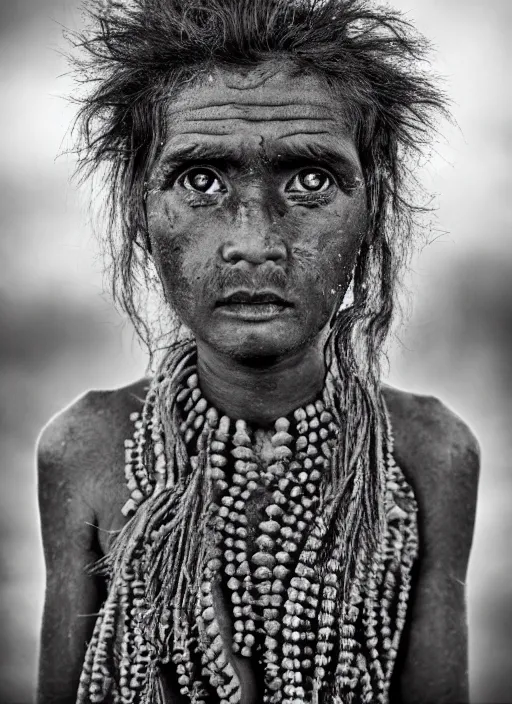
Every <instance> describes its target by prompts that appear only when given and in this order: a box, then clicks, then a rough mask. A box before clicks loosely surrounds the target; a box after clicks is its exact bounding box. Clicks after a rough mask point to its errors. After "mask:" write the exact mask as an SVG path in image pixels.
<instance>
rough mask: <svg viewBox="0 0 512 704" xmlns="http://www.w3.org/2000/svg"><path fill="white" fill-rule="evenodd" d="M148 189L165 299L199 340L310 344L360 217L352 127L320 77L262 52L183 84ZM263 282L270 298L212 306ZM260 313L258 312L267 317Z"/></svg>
mask: <svg viewBox="0 0 512 704" xmlns="http://www.w3.org/2000/svg"><path fill="white" fill-rule="evenodd" d="M168 118H169V124H168V130H167V135H166V139H165V143H164V145H163V148H162V151H161V154H160V157H159V159H158V161H157V163H156V164H155V166H154V169H153V171H152V174H151V179H150V189H149V194H148V198H147V215H148V226H149V234H150V238H151V243H152V250H153V256H154V258H155V260H156V264H157V267H158V269H159V272H160V276H161V279H162V281H163V284H164V288H165V292H166V295H167V297H168V300H169V301H170V302H171V304H172V305H173V306H174V308H175V310H176V311H177V313H178V315H179V317H180V318H181V319H182V320H183V321H184V322H185V323H186V325H187V326H188V327H189V328H190V329H191V330H192V332H193V333H194V335H195V336H196V338H197V339H198V341H199V342H200V343H202V344H203V345H204V346H206V347H208V348H211V349H212V350H214V351H215V352H216V353H218V354H221V355H228V356H230V357H232V358H235V359H237V360H239V361H245V362H250V360H254V358H264V359H266V360H267V362H270V361H271V360H273V359H283V358H284V357H286V356H288V355H292V354H294V353H296V352H298V351H301V350H305V349H306V348H307V347H308V346H309V345H311V344H314V343H315V341H316V340H317V339H318V338H319V335H320V334H321V331H322V330H323V329H324V328H325V326H326V325H327V323H328V321H329V319H330V317H331V315H332V313H333V311H334V309H335V308H336V307H337V306H338V305H339V303H340V301H341V300H342V298H343V293H344V291H345V290H346V288H347V285H348V283H349V281H350V276H351V271H352V269H353V266H354V263H355V260H356V257H357V253H358V249H359V246H360V243H361V240H362V238H363V237H364V235H365V229H366V198H365V192H364V188H363V186H362V173H361V165H360V162H359V158H358V154H357V150H356V147H355V144H354V139H353V136H352V134H351V126H350V125H347V124H345V122H344V120H343V114H342V112H341V111H340V105H339V104H335V103H333V101H332V98H331V97H330V96H329V93H328V92H327V89H326V88H325V87H324V86H323V84H322V83H321V81H320V80H319V79H317V78H314V77H311V76H304V75H301V76H294V77H292V76H291V73H290V68H289V67H287V66H286V64H285V65H283V64H282V63H275V62H267V64H264V65H263V66H262V67H260V68H258V69H252V70H251V71H249V72H248V73H246V74H241V73H240V72H234V71H227V70H220V69H217V70H215V71H214V72H213V73H211V74H209V76H206V77H204V78H203V81H202V83H201V84H200V85H199V86H197V85H196V86H194V87H189V88H187V89H185V90H184V91H182V92H181V94H180V96H179V98H178V100H177V101H175V102H173V103H172V105H171V106H170V108H169V113H168ZM239 289H244V290H248V291H251V292H260V291H273V292H274V293H277V294H279V295H280V296H282V297H283V298H284V299H285V300H286V302H287V303H288V304H289V305H287V306H286V307H279V309H276V310H275V311H274V313H275V314H273V311H272V310H268V311H263V306H262V305H259V306H254V305H253V306H252V308H253V309H254V308H257V310H256V311H254V312H251V311H250V310H248V308H249V306H246V307H245V310H243V311H242V310H240V309H237V310H234V309H233V307H229V306H219V305H218V303H219V300H221V299H222V298H223V297H225V296H226V295H228V294H230V293H232V292H233V291H234V290H239ZM263 313H268V315H265V316H264V317H263V318H262V317H261V316H262V314H263Z"/></svg>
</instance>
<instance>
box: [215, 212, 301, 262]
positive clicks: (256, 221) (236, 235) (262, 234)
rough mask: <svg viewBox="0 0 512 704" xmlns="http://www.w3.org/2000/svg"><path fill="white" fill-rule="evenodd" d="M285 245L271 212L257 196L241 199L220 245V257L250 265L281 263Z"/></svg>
mask: <svg viewBox="0 0 512 704" xmlns="http://www.w3.org/2000/svg"><path fill="white" fill-rule="evenodd" d="M286 254H287V250H286V245H285V243H284V242H283V241H282V239H281V238H280V237H279V236H278V233H277V232H276V231H275V226H274V222H273V218H272V216H271V214H270V213H269V212H268V210H267V208H265V205H264V204H263V203H261V201H260V199H257V200H256V199H255V200H252V201H251V202H249V203H243V204H241V205H240V208H239V210H238V213H237V217H236V218H234V221H233V225H232V229H231V231H230V235H229V237H228V239H227V241H226V242H224V244H223V245H222V249H221V255H222V259H223V260H224V261H225V262H226V263H227V264H238V263H239V262H240V263H244V262H245V263H247V264H250V265H252V266H258V265H259V264H265V263H266V262H269V261H272V262H274V263H275V264H280V265H283V264H284V263H285V261H286Z"/></svg>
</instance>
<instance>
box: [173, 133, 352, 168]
mask: <svg viewBox="0 0 512 704" xmlns="http://www.w3.org/2000/svg"><path fill="white" fill-rule="evenodd" d="M296 134H297V135H298V134H303V133H296ZM313 134H315V135H316V136H318V135H321V134H328V133H326V132H316V133H313ZM209 136H211V135H209ZM219 136H221V135H219ZM222 136H226V135H225V133H223V134H222ZM293 136H295V134H290V135H286V137H287V138H289V137H293ZM263 154H264V158H265V159H266V161H267V163H269V164H270V165H271V166H273V167H274V168H275V167H278V168H294V167H297V166H301V165H303V164H304V162H315V163H320V164H325V165H326V166H329V167H330V168H331V169H332V170H333V171H334V172H335V173H337V175H339V176H340V177H343V178H344V179H347V178H348V179H351V178H352V179H356V178H357V177H358V176H360V167H359V165H358V163H357V162H356V161H355V160H354V158H353V157H352V156H351V155H350V154H349V153H348V151H347V150H345V149H343V147H342V146H339V147H338V146H336V145H333V144H328V143H325V142H323V141H317V140H315V141H310V142H308V143H302V144H300V143H297V142H290V143H284V142H281V141H280V140H279V141H277V140H276V141H274V142H271V143H270V142H268V143H265V144H264V145H263ZM247 161H248V159H247V157H245V158H244V155H243V153H242V150H241V148H239V147H233V146H229V147H227V145H222V144H216V143H214V142H201V143H198V142H196V143H194V144H189V145H186V146H182V147H175V148H171V149H168V150H167V151H165V152H164V154H163V156H162V160H161V168H162V169H163V170H164V171H166V172H168V173H169V172H171V171H174V170H176V169H179V168H182V167H185V166H189V165H193V164H199V163H200V162H209V163H210V164H212V165H217V166H222V165H225V164H226V163H229V164H232V165H234V166H237V167H242V166H243V165H244V163H247Z"/></svg>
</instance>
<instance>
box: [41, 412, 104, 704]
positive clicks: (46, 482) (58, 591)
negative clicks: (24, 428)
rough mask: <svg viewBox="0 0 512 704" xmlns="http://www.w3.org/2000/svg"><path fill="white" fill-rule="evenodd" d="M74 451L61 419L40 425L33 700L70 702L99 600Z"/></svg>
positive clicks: (92, 539) (88, 511) (93, 544)
mask: <svg viewBox="0 0 512 704" xmlns="http://www.w3.org/2000/svg"><path fill="white" fill-rule="evenodd" d="M78 446H79V443H78ZM79 449H80V448H79V447H78V450H79ZM76 453H77V439H76V438H75V437H73V432H72V430H71V429H70V428H69V427H68V423H67V421H66V419H65V418H63V417H57V418H56V419H55V420H54V421H52V423H51V424H50V425H49V426H47V428H45V430H44V432H43V434H42V436H41V439H40V442H39V447H38V473H39V506H40V517H41V532H42V538H43V548H44V557H45V564H46V594H45V604H44V613H43V625H42V632H41V643H40V658H39V685H38V698H37V701H38V704H57V703H60V702H62V703H64V702H65V703H66V704H70V703H71V702H74V701H75V698H76V692H77V688H78V681H79V677H80V671H81V666H82V663H83V659H84V655H85V650H86V643H87V641H88V640H89V638H90V636H91V633H92V629H93V626H94V622H95V617H94V614H95V613H97V611H98V610H99V607H100V604H101V599H102V593H101V592H102V588H101V585H100V583H99V580H98V578H94V577H91V576H89V575H88V574H87V568H88V567H89V566H90V565H91V564H92V563H93V562H95V561H96V560H97V559H98V557H99V550H98V547H97V540H96V531H95V529H94V524H95V515H94V511H93V509H92V508H91V507H90V506H89V505H88V503H87V500H86V498H85V496H84V494H85V490H84V485H83V484H82V483H81V481H80V479H81V474H82V470H83V467H81V466H80V463H77V461H76ZM77 464H78V466H77Z"/></svg>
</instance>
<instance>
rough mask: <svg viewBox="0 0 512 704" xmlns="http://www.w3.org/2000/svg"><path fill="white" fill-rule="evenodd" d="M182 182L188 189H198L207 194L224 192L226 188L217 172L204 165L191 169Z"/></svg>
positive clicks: (198, 191) (184, 175) (197, 190)
mask: <svg viewBox="0 0 512 704" xmlns="http://www.w3.org/2000/svg"><path fill="white" fill-rule="evenodd" d="M180 183H181V185H182V186H183V188H186V189H187V190H188V191H196V192H197V193H205V194H206V195H211V194H213V193H222V192H223V191H225V190H226V189H225V187H224V184H223V183H222V182H221V180H220V179H219V177H218V176H217V174H216V173H215V172H214V171H212V170H211V169H207V168H204V167H198V168H195V169H190V170H189V171H187V172H186V173H185V174H183V176H182V177H181V179H180Z"/></svg>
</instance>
